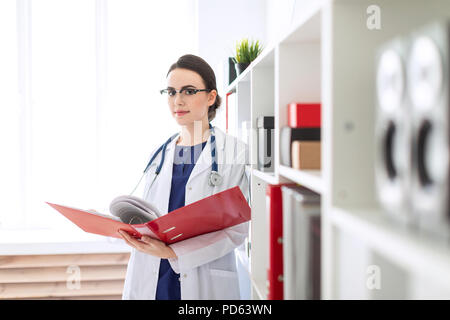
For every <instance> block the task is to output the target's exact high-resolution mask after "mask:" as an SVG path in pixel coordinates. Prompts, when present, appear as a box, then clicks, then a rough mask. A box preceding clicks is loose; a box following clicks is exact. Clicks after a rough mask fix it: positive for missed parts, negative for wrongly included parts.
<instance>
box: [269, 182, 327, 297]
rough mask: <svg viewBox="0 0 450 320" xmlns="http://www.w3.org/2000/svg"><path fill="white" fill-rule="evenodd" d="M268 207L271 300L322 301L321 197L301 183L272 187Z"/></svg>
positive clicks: (270, 187) (274, 185)
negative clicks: (300, 184)
mask: <svg viewBox="0 0 450 320" xmlns="http://www.w3.org/2000/svg"><path fill="white" fill-rule="evenodd" d="M266 206H267V207H266V214H267V222H268V223H267V225H268V235H269V236H268V247H269V257H268V258H269V261H268V268H267V289H268V295H267V299H269V300H282V299H285V300H292V299H294V300H311V299H320V269H321V263H320V255H321V253H320V252H321V250H320V242H321V241H320V229H321V228H320V195H319V194H317V193H315V192H313V191H311V190H309V189H306V188H304V187H302V186H299V185H297V184H268V185H267V189H266Z"/></svg>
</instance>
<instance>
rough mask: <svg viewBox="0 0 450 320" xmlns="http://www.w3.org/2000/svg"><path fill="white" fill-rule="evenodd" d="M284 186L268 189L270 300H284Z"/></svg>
mask: <svg viewBox="0 0 450 320" xmlns="http://www.w3.org/2000/svg"><path fill="white" fill-rule="evenodd" d="M284 185H286V184H268V185H267V188H266V206H267V208H266V213H267V217H268V226H269V268H268V270H267V278H268V279H267V280H268V286H269V290H268V296H267V299H268V300H282V299H283V242H282V240H283V199H282V194H281V187H282V186H284Z"/></svg>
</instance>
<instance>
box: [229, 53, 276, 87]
mask: <svg viewBox="0 0 450 320" xmlns="http://www.w3.org/2000/svg"><path fill="white" fill-rule="evenodd" d="M274 52H275V47H274V46H271V47H268V48H265V49H263V51H262V52H261V53H260V54H259V56H258V57H256V59H255V60H253V61H252V62H251V63H250V65H249V66H248V67H247V69H245V70H244V72H242V73H241V74H240V75H239V76H237V77H236V79H234V80H233V82H231V83H230V84H229V85H228V86H227V87H226V89H225V92H226V93H230V92H235V91H236V86H237V84H238V83H239V82H245V81H250V71H251V70H252V69H253V68H254V67H270V66H271V67H273V66H274V64H275V62H274V61H275V53H274Z"/></svg>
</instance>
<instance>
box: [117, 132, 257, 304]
mask: <svg viewBox="0 0 450 320" xmlns="http://www.w3.org/2000/svg"><path fill="white" fill-rule="evenodd" d="M215 136H216V152H217V162H218V170H219V173H220V174H221V175H222V177H223V182H222V184H221V185H220V186H216V187H212V186H210V185H209V184H208V179H209V175H210V173H211V163H212V158H211V138H209V139H208V142H207V143H206V145H205V147H204V149H203V151H202V153H201V154H200V156H199V158H198V160H197V163H196V165H195V166H194V168H193V170H192V172H191V175H190V177H189V180H188V182H187V184H186V197H185V204H186V205H187V204H190V203H192V202H195V201H198V200H200V199H203V198H205V197H208V196H211V195H213V194H215V193H217V192H220V191H223V190H226V189H229V188H231V187H234V186H239V187H240V189H241V191H242V193H243V194H244V196H245V197H246V199H247V201H248V199H249V197H248V195H249V184H248V177H247V175H246V173H245V164H247V163H248V148H247V145H246V144H244V143H243V142H242V141H240V140H238V139H236V138H235V137H233V136H230V135H227V134H225V133H224V132H223V131H221V130H220V129H218V128H215ZM176 140H177V138H175V139H173V140H172V142H171V143H170V144H169V145H168V146H167V149H166V157H165V160H164V164H163V166H162V169H161V172H160V174H159V175H158V177H157V178H156V179H155V181H154V183H153V185H152V187H151V188H149V187H150V183H151V182H152V180H153V179H154V177H155V170H156V167H157V165H158V164H159V162H160V160H161V153H162V151H161V152H160V154H159V155H158V156H157V157H156V158H155V160H154V161H153V164H152V165H151V166H150V168H149V170H148V172H147V175H146V187H145V190H144V195H143V198H144V199H145V200H147V201H149V202H151V203H153V204H154V205H155V206H156V207H157V208H158V209H159V211H160V212H161V213H164V214H166V213H167V210H168V204H169V196H170V189H171V182H172V167H173V160H174V150H175V142H176ZM155 151H156V149H155V150H154V151H153V152H155ZM153 152H152V153H151V155H150V157H151V156H152V155H153ZM198 223H199V224H200V223H202V222H201V221H198ZM248 226H249V224H248V222H246V223H242V224H239V225H236V226H234V227H230V228H227V229H224V230H220V231H216V232H211V233H208V234H204V235H201V236H197V237H194V238H191V239H187V240H184V241H180V242H178V243H175V244H172V245H170V247H171V248H172V249H173V250H174V252H175V253H176V255H177V258H175V259H169V262H170V264H171V266H172V269H173V270H174V271H175V272H176V273H180V282H181V283H180V287H181V299H183V300H185V299H186V300H187V299H189V300H194V299H195V300H197V299H240V294H239V283H238V275H237V271H236V260H235V254H234V249H235V248H237V247H238V246H240V245H241V244H242V243H243V242H244V240H245V238H246V237H247V235H248ZM160 261H161V259H160V258H158V257H154V256H152V255H149V254H145V253H142V252H140V251H137V250H135V249H133V250H132V252H131V256H130V261H129V262H128V269H127V274H126V279H125V285H124V291H123V299H155V295H156V286H157V283H158V272H159V265H160Z"/></svg>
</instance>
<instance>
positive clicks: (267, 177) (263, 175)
mask: <svg viewBox="0 0 450 320" xmlns="http://www.w3.org/2000/svg"><path fill="white" fill-rule="evenodd" d="M252 173H253V175H255V176H256V177H258V178H260V179H261V180H264V181H265V182H267V183H269V184H278V183H279V179H278V178H277V177H276V176H275V173H274V172H262V171H260V170H258V169H252Z"/></svg>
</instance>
